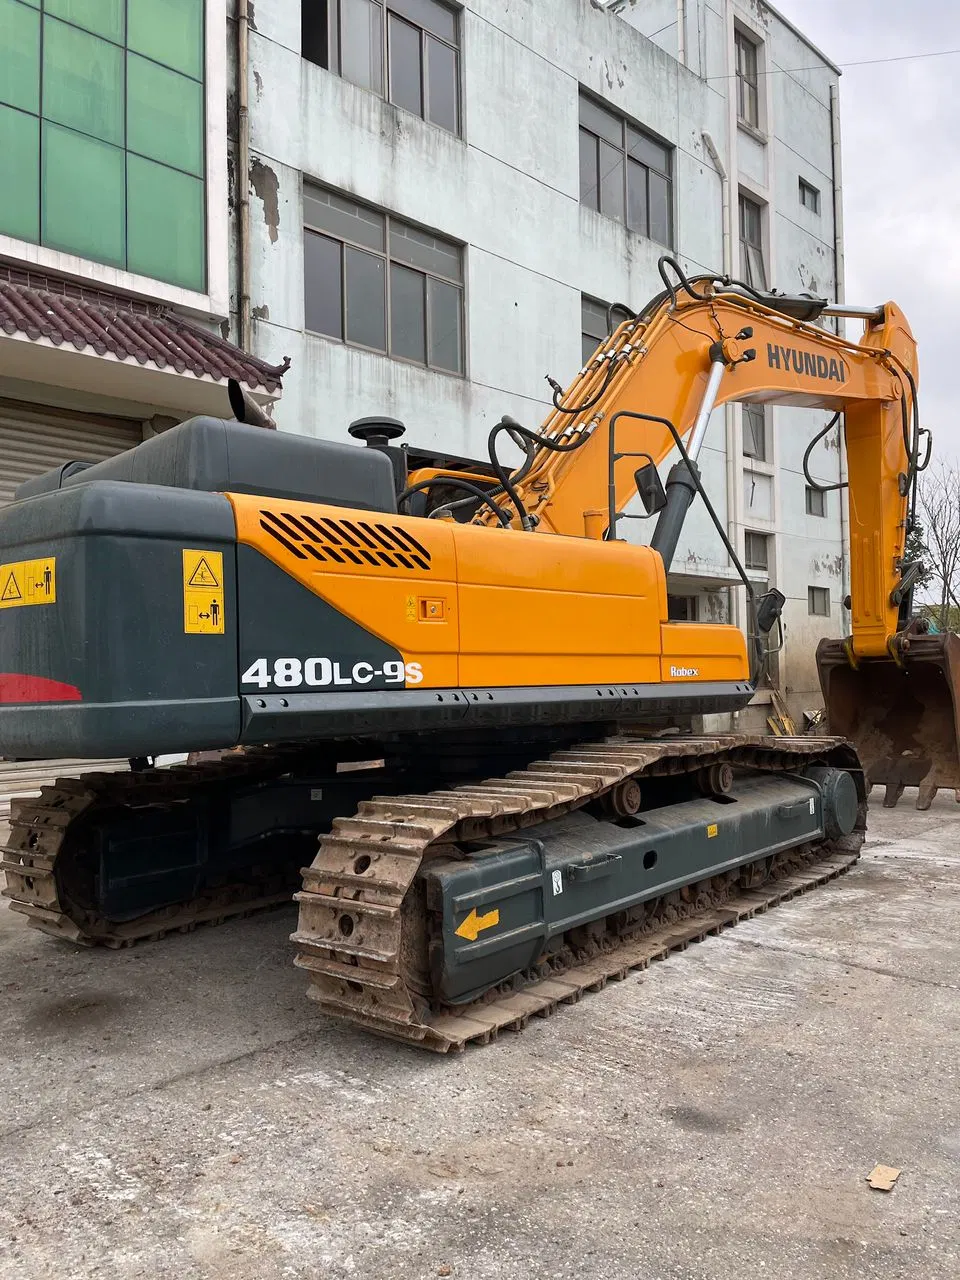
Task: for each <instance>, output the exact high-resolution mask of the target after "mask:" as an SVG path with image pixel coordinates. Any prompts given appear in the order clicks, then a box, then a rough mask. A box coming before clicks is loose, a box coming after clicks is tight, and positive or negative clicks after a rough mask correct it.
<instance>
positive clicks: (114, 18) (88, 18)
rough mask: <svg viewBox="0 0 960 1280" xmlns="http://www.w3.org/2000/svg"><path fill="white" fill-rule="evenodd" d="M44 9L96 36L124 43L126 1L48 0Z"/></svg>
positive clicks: (36, 1)
mask: <svg viewBox="0 0 960 1280" xmlns="http://www.w3.org/2000/svg"><path fill="white" fill-rule="evenodd" d="M39 2H40V0H35V3H37V4H39ZM43 7H44V9H45V10H46V11H47V13H52V14H53V16H54V17H56V18H63V20H64V21H65V22H70V23H72V24H73V25H74V26H75V27H82V28H83V29H84V31H92V32H93V34H94V35H95V36H104V37H106V39H107V40H113V41H114V43H115V44H122V43H123V27H124V20H125V18H126V7H127V6H126V0H46V3H45V4H44V6H43Z"/></svg>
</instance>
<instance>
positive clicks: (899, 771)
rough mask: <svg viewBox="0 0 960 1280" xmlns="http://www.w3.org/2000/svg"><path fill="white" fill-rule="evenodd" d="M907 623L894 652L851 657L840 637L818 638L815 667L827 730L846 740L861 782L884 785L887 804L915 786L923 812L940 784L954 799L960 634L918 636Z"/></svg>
mask: <svg viewBox="0 0 960 1280" xmlns="http://www.w3.org/2000/svg"><path fill="white" fill-rule="evenodd" d="M922 625H923V623H922V622H921V621H919V620H914V621H913V622H912V623H911V624H910V626H909V627H908V628H907V630H906V631H905V632H903V633H901V635H902V644H901V648H900V656H899V658H898V659H897V660H894V659H893V658H892V657H888V658H861V659H859V660H858V661H855V662H852V661H851V659H850V655H849V645H848V643H847V642H846V641H843V640H821V642H820V644H819V646H818V648H817V670H818V672H819V675H820V688H821V690H822V692H823V702H824V707H825V709H826V713H827V719H828V722H829V726H830V732H831V733H836V734H839V735H842V736H843V737H844V738H847V739H849V741H850V742H852V743H853V745H854V746H855V747H856V749H857V753H858V754H859V756H860V759H861V761H862V763H863V768H864V773H865V775H866V779H867V784H868V786H882V787H884V788H885V794H884V799H883V803H884V805H885V806H887V807H888V808H892V807H893V806H894V805H895V804H896V803H897V801H898V800H899V799H900V797H901V796H902V795H903V792H904V788H905V787H917V788H918V792H917V808H918V809H929V808H930V805H931V804H932V802H933V797H934V796H935V795H936V793H937V791H938V790H939V789H940V788H941V787H944V788H948V789H952V790H953V791H954V793H955V796H956V799H957V800H958V801H960V743H958V735H957V706H958V697H960V636H957V635H954V634H952V633H944V634H925V633H924V632H922V631H921V630H920V628H921V626H922Z"/></svg>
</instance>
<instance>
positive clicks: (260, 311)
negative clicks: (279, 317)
mask: <svg viewBox="0 0 960 1280" xmlns="http://www.w3.org/2000/svg"><path fill="white" fill-rule="evenodd" d="M250 314H251V316H253V318H254V320H269V319H270V308H269V307H268V306H267V304H266V303H264V304H263V306H262V307H254V308H253V310H252V311H251V312H250Z"/></svg>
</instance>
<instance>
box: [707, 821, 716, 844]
mask: <svg viewBox="0 0 960 1280" xmlns="http://www.w3.org/2000/svg"><path fill="white" fill-rule="evenodd" d="M716 834H717V824H716V823H715V822H711V823H710V825H709V827H707V839H708V840H712V839H713V837H714V836H715V835H716Z"/></svg>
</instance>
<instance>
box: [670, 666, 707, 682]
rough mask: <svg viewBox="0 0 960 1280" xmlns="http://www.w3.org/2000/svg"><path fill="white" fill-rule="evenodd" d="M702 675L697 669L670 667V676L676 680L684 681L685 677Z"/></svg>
mask: <svg viewBox="0 0 960 1280" xmlns="http://www.w3.org/2000/svg"><path fill="white" fill-rule="evenodd" d="M699 674H700V671H699V668H697V667H674V666H671V667H670V675H671V676H672V677H673V678H674V680H682V679H683V678H684V677H685V676H698V675H699Z"/></svg>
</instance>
